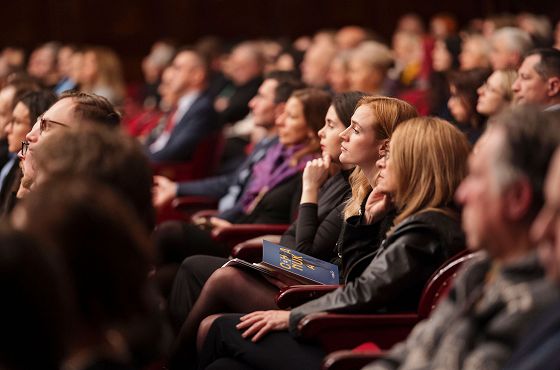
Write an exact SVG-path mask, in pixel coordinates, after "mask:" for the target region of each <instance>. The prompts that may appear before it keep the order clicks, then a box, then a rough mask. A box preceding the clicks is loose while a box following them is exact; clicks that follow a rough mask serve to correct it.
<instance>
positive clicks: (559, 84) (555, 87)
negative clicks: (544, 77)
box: [548, 77, 560, 96]
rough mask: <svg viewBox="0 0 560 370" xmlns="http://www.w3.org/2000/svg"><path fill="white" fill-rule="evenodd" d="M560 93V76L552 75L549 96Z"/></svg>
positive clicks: (549, 80)
mask: <svg viewBox="0 0 560 370" xmlns="http://www.w3.org/2000/svg"><path fill="white" fill-rule="evenodd" d="M557 95H560V78H559V77H550V78H549V79H548V96H557Z"/></svg>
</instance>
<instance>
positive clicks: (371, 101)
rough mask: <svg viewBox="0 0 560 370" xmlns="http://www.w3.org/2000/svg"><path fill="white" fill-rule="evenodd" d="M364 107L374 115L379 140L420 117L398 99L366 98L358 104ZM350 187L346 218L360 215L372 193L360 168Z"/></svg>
mask: <svg viewBox="0 0 560 370" xmlns="http://www.w3.org/2000/svg"><path fill="white" fill-rule="evenodd" d="M362 105H365V106H367V107H369V108H370V109H371V111H372V114H373V115H374V118H375V124H374V128H373V130H374V133H375V137H376V138H377V139H378V140H387V139H390V138H391V136H392V134H393V131H394V130H395V128H396V127H397V125H398V124H399V123H401V122H403V121H406V120H407V119H410V118H413V117H416V116H418V112H417V111H416V108H414V107H413V106H412V105H410V104H408V103H407V102H405V101H403V100H400V99H396V98H389V97H382V96H366V97H364V98H362V99H361V100H360V101H359V102H358V105H357V107H360V106H362ZM357 107H356V108H357ZM372 149H373V148H372ZM350 186H351V187H352V197H351V198H350V199H349V200H348V203H347V204H346V207H345V208H344V217H345V218H348V217H350V216H353V215H357V214H358V212H359V210H360V206H361V204H362V202H363V200H364V199H365V198H366V197H367V194H368V193H369V192H370V191H371V186H370V184H369V182H368V179H367V178H366V176H365V174H364V173H363V171H362V170H361V169H360V168H358V167H356V169H355V170H354V172H353V173H352V175H351V176H350Z"/></svg>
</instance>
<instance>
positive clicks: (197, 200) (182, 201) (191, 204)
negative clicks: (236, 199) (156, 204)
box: [171, 196, 218, 212]
mask: <svg viewBox="0 0 560 370" xmlns="http://www.w3.org/2000/svg"><path fill="white" fill-rule="evenodd" d="M171 206H172V207H173V208H174V209H176V210H179V211H187V212H192V211H193V210H196V211H199V210H203V209H216V208H217V207H218V200H217V199H216V198H212V197H204V196H186V197H177V198H175V199H173V200H172V201H171Z"/></svg>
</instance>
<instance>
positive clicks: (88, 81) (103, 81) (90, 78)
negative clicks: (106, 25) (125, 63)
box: [79, 46, 125, 105]
mask: <svg viewBox="0 0 560 370" xmlns="http://www.w3.org/2000/svg"><path fill="white" fill-rule="evenodd" d="M79 83H80V90H82V91H85V92H89V93H94V94H97V95H101V96H103V97H105V98H107V99H108V100H109V101H110V102H111V103H113V104H114V105H120V104H122V103H123V100H124V98H125V87H124V78H123V74H122V67H121V62H120V60H119V57H118V56H117V54H116V53H115V52H114V51H112V50H111V49H109V48H106V47H101V46H95V47H89V48H87V49H86V50H84V53H83V61H82V67H81V70H80V74H79Z"/></svg>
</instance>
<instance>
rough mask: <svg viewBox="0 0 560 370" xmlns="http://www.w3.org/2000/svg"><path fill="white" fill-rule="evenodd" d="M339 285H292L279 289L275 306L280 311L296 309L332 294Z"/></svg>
mask: <svg viewBox="0 0 560 370" xmlns="http://www.w3.org/2000/svg"><path fill="white" fill-rule="evenodd" d="M339 286H340V285H293V286H290V287H287V288H282V289H280V292H279V293H278V295H277V296H276V304H277V305H278V307H279V308H280V309H283V310H284V309H288V308H293V307H297V306H299V305H302V304H304V303H306V302H309V301H311V300H313V299H316V298H319V297H321V296H324V295H325V294H327V293H330V292H332V291H333V290H335V289H336V288H338V287H339Z"/></svg>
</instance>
